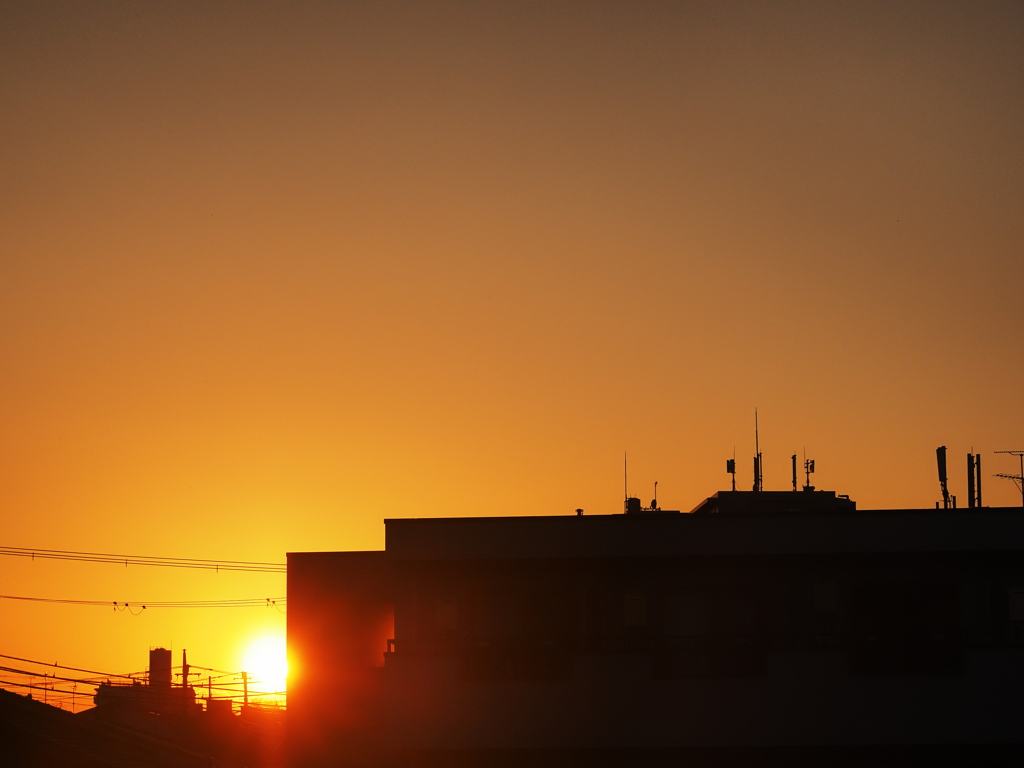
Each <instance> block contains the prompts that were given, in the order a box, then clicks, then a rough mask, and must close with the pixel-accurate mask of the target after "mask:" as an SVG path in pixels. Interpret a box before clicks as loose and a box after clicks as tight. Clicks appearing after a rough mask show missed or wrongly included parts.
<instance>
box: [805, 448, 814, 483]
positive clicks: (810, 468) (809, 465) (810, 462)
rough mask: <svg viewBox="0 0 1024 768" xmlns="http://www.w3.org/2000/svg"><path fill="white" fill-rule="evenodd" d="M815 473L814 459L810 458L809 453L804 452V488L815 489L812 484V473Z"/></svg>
mask: <svg viewBox="0 0 1024 768" xmlns="http://www.w3.org/2000/svg"><path fill="white" fill-rule="evenodd" d="M813 474H814V459H808V458H807V454H806V453H805V454H804V490H805V491H813V490H814V486H813V485H811V475H813Z"/></svg>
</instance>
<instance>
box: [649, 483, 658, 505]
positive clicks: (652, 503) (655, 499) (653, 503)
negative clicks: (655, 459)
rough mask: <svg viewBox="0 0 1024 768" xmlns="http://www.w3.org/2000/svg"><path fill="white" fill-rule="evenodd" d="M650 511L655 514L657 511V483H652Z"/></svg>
mask: <svg viewBox="0 0 1024 768" xmlns="http://www.w3.org/2000/svg"><path fill="white" fill-rule="evenodd" d="M651 509H652V510H653V511H655V512H657V511H658V481H657V480H655V481H654V501H652V502H651Z"/></svg>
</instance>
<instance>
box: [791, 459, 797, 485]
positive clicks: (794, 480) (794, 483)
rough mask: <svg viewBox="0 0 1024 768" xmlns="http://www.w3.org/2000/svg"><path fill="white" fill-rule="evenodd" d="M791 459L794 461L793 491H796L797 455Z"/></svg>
mask: <svg viewBox="0 0 1024 768" xmlns="http://www.w3.org/2000/svg"><path fill="white" fill-rule="evenodd" d="M790 458H792V459H793V490H794V491H795V490H796V454H795V453H794V454H793V455H792V456H791V457H790Z"/></svg>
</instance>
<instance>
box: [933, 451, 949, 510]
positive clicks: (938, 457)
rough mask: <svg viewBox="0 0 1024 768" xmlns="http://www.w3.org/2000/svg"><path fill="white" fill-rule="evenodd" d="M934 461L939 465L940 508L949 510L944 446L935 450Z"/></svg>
mask: <svg viewBox="0 0 1024 768" xmlns="http://www.w3.org/2000/svg"><path fill="white" fill-rule="evenodd" d="M935 461H936V462H937V463H938V465H939V485H940V486H942V508H943V509H949V483H948V482H947V480H948V478H947V477H946V446H944V445H940V446H939V447H938V448H936V449H935Z"/></svg>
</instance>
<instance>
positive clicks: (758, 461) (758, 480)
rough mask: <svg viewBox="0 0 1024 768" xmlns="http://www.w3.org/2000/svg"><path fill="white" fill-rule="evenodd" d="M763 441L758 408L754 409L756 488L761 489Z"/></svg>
mask: <svg viewBox="0 0 1024 768" xmlns="http://www.w3.org/2000/svg"><path fill="white" fill-rule="evenodd" d="M761 478H762V475H761V443H760V435H759V432H758V427H757V408H755V409H754V490H755V491H760V490H761Z"/></svg>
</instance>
